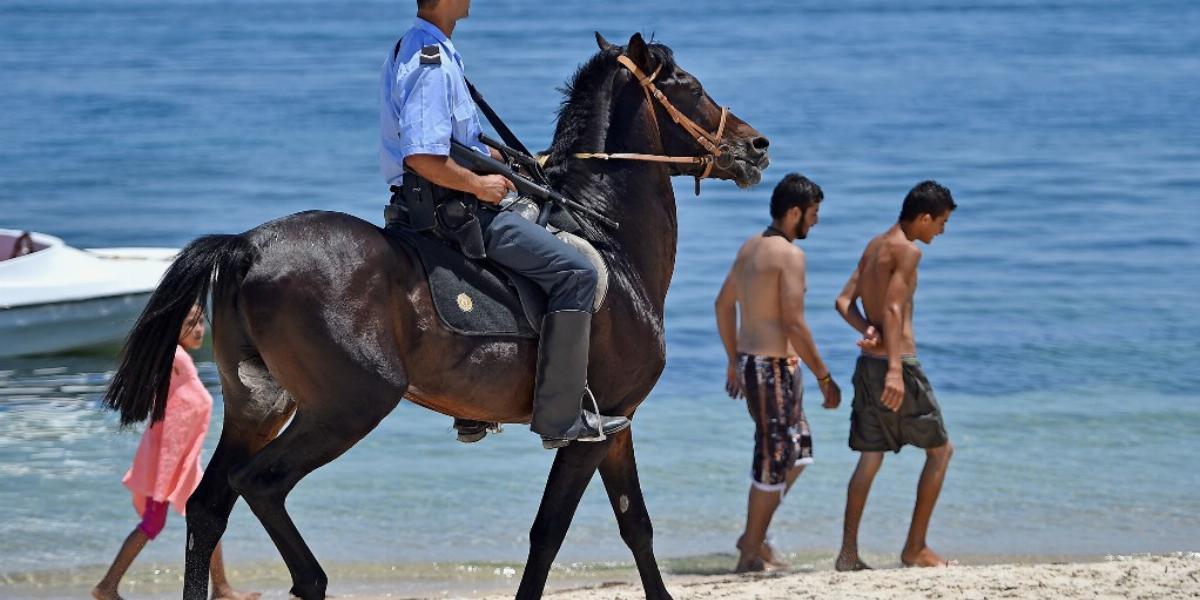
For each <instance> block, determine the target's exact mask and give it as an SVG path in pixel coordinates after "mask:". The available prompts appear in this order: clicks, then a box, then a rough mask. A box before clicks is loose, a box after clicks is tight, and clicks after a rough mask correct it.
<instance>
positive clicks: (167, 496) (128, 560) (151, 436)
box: [92, 306, 259, 600]
mask: <svg viewBox="0 0 1200 600" xmlns="http://www.w3.org/2000/svg"><path fill="white" fill-rule="evenodd" d="M203 344H204V313H203V312H202V311H201V310H200V307H199V306H194V307H192V311H191V312H190V313H188V318H187V320H186V321H184V324H183V329H182V331H180V334H179V346H177V347H176V348H175V363H174V364H173V365H172V366H171V386H170V392H169V393H168V395H167V408H166V414H165V416H164V417H163V420H162V421H159V422H157V423H153V424H152V425H151V426H150V427H148V428H147V429H146V432H145V433H143V434H142V441H141V443H140V444H138V449H137V454H135V455H134V457H133V466H131V467H130V468H129V472H127V473H125V478H124V479H123V481H124V483H125V487H127V488H129V491H130V492H132V493H133V507H134V509H135V510H137V512H138V514H139V515H140V516H141V517H142V522H141V523H139V524H138V526H137V527H136V528H135V529H134V530H133V532H132V533H130V534H129V537H127V538H126V539H125V543H124V544H123V545H122V546H121V550H120V551H119V552H118V553H117V558H116V559H115V560H114V561H113V564H112V566H111V567H109V569H108V573H107V574H105V576H104V579H103V580H102V581H101V582H100V583H99V584H97V585H96V587H95V588H93V589H92V597H93V598H96V599H97V600H111V599H115V598H120V597H121V596H120V594H118V593H117V586H118V585H119V584H120V583H121V577H123V576H124V575H125V571H126V570H128V569H129V566H130V565H131V564H133V559H134V558H136V557H137V555H138V553H140V552H141V551H142V548H144V547H145V546H146V542H148V541H150V540H152V539H154V538H155V537H157V536H158V534H159V532H160V531H162V529H163V525H165V524H166V521H167V508H168V506H170V505H174V507H175V511H176V512H178V513H179V514H181V515H182V514H184V510H185V509H186V507H187V500H188V497H189V496H191V495H192V492H193V491H195V490H196V486H198V485H200V478H201V476H202V475H203V474H204V471H203V470H202V469H201V468H200V449H201V448H202V447H203V446H204V435H205V434H206V433H208V422H209V419H210V418H211V417H212V396H210V395H209V394H208V390H206V389H205V388H204V384H203V383H201V382H200V377H199V375H197V373H196V365H195V364H194V363H193V362H192V358H191V356H188V353H187V350H197V349H199V348H200V346H202V345H203ZM211 572H212V583H213V598H214V599H217V598H228V599H230V600H254V599H255V598H258V597H259V594H258V593H257V592H255V593H246V592H238V591H236V590H234V589H233V587H232V586H230V585H229V581H228V580H227V579H226V578H225V565H224V561H222V560H221V545H220V544H217V548H216V551H214V552H213V556H212V565H211Z"/></svg>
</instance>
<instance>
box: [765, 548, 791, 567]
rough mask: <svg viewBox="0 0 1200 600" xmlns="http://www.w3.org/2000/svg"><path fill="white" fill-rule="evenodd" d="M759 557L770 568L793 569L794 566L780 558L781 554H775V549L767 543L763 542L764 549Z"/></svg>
mask: <svg viewBox="0 0 1200 600" xmlns="http://www.w3.org/2000/svg"><path fill="white" fill-rule="evenodd" d="M758 557H759V558H761V559H762V560H763V562H765V563H767V565H768V566H770V567H772V568H775V569H790V568H792V565H789V564H788V563H787V562H786V561H784V560H783V559H782V558H779V554H778V553H776V552H775V548H773V547H771V544H768V543H767V542H763V544H762V549H761V550H760V551H759V553H758Z"/></svg>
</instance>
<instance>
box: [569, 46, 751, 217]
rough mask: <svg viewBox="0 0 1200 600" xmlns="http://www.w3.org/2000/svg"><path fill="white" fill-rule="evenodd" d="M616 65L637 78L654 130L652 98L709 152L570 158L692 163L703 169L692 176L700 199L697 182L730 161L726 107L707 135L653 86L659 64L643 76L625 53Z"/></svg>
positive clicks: (594, 154) (583, 154)
mask: <svg viewBox="0 0 1200 600" xmlns="http://www.w3.org/2000/svg"><path fill="white" fill-rule="evenodd" d="M617 62H620V63H621V65H622V66H624V67H625V68H626V69H629V72H630V73H632V74H633V76H634V77H635V78H637V80H638V83H639V84H641V86H642V91H643V92H645V94H646V104H647V105H648V106H649V107H650V119H651V120H653V121H654V128H655V129H656V130H658V129H659V127H658V115H657V113H656V112H655V111H654V103H653V102H651V101H650V99H651V98H653V99H655V100H657V101H658V103H659V104H660V105H662V107H663V110H666V111H667V114H668V115H670V116H671V120H672V121H674V122H675V124H676V125H679V126H680V127H682V128H683V130H684V131H686V132H688V134H690V135H691V136H692V137H693V138H694V139H695V140H696V143H697V144H700V147H702V148H704V149H705V150H707V151H708V154H705V155H701V156H665V155H662V154H639V153H635V152H579V153H576V154H574V155H572V156H574V157H575V158H582V159H588V158H598V159H601V160H640V161H646V162H660V163H676V164H691V165H696V166H697V167H701V166H703V167H704V171H703V172H701V173H700V174H699V175H696V176H695V177H696V195H697V196H699V195H700V180H701V179H704V178H706V177H708V176H709V175H710V174H711V173H712V169H713V165H715V164H717V163H718V162H720V163H721V164H722V166H725V164H726V163H727V162H728V161H729V160H730V159H729V158H728V154H729V148H728V147H727V146H725V145H723V144H721V136H722V134H724V133H725V121H726V119H727V118H728V116H729V107H727V106H723V107H721V122H720V124H719V125H717V132H716V133H709V132H707V131H705V130H704V128H703V127H701V126H699V125H697V124H696V122H695V121H693V120H691V119H689V118H688V117H687V115H685V114H683V113H682V112H679V109H677V108H675V106H674V105H673V104H671V101H670V100H668V99H667V96H666V95H665V94H663V93H662V90H659V89H658V86H656V85H654V80H655V78H657V77H658V73H659V71H661V70H662V64H661V63H660V64H659V65H658V68H656V69H654V72H653V73H651V74H649V75H645V74H643V73H642V70H641V69H639V68H638V66H637V65H636V64H634V62H633V60H632V59H630V58H629V57H628V56H626V55H624V54H622V55H620V56H618V57H617Z"/></svg>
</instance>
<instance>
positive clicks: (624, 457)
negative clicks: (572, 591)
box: [600, 427, 671, 600]
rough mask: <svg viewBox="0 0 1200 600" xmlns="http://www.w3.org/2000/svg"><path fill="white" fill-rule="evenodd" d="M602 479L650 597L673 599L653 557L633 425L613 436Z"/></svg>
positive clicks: (652, 538)
mask: <svg viewBox="0 0 1200 600" xmlns="http://www.w3.org/2000/svg"><path fill="white" fill-rule="evenodd" d="M600 478H601V479H602V480H604V489H605V491H607V492H608V500H609V502H611V503H612V507H613V512H615V513H616V515H617V524H618V525H619V526H620V528H621V538H622V539H624V540H625V544H626V545H628V546H629V549H630V550H632V551H633V560H634V562H636V563H637V568H638V574H639V575H640V576H641V578H642V588H643V589H644V590H645V591H646V598H647V599H648V600H671V594H670V592H668V591H667V587H666V585H664V584H663V579H662V573H660V572H659V570H658V561H657V560H656V559H655V558H654V543H653V542H654V528H653V526H652V525H651V524H650V513H649V512H648V511H647V510H646V500H645V498H643V497H642V485H641V483H640V482H639V481H638V471H637V460H636V459H635V458H634V456H633V428H632V427H631V428H629V429H626V430H625V431H622V432H621V433H618V434H617V435H615V436H613V440H612V445H610V446H609V448H608V454H606V455H605V457H604V460H603V461H602V462H601V463H600Z"/></svg>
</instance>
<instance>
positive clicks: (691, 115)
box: [596, 33, 770, 190]
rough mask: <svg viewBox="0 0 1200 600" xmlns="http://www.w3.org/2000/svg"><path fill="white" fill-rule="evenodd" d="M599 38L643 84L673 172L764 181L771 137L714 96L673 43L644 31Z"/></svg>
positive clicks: (745, 182) (742, 182)
mask: <svg viewBox="0 0 1200 600" xmlns="http://www.w3.org/2000/svg"><path fill="white" fill-rule="evenodd" d="M596 43H597V44H598V45H599V46H600V49H601V50H602V51H603V52H604V53H605V54H612V55H615V56H616V57H617V58H616V60H618V61H619V62H621V64H622V65H623V66H624V67H625V69H624V70H627V71H628V72H629V75H630V76H629V78H628V82H627V83H626V85H633V86H640V87H641V88H642V89H643V92H644V93H645V96H646V99H647V102H648V104H649V110H651V111H652V122H653V123H654V124H656V125H657V128H658V133H659V136H660V137H661V140H662V151H663V154H664V155H665V156H664V158H671V159H676V160H672V161H669V162H670V168H671V174H672V175H690V176H694V177H696V178H697V184H699V179H700V178H704V177H714V178H717V179H729V180H733V181H734V182H735V183H737V185H738V186H739V187H743V188H744V187H749V186H752V185H755V184H757V183H758V182H759V181H761V179H762V172H763V170H764V169H766V168H767V165H768V164H769V162H770V161H769V159H768V157H767V146H768V145H769V142H768V140H767V138H766V137H764V136H763V135H762V134H761V133H759V132H758V130H756V129H754V128H753V127H751V126H750V125H749V124H748V123H746V122H745V121H743V120H741V119H739V118H738V117H737V116H735V115H734V114H733V113H732V112H730V111H729V110H728V109H727V108H723V107H722V106H721V105H719V104H718V103H717V102H716V101H715V100H713V98H712V96H709V95H708V92H706V91H705V90H704V86H703V85H702V84H701V83H700V80H698V79H697V78H696V77H695V76H694V75H692V74H691V73H689V72H687V71H685V70H684V69H683V68H682V67H680V66H679V64H678V63H676V61H675V60H674V57H673V53H672V52H671V50H670V48H668V47H667V46H665V45H663V44H659V43H653V44H648V43H647V42H646V41H645V40H644V39H643V38H642V35H641V34H640V33H635V34H634V35H633V36H632V37H631V38H630V39H629V44H628V45H626V46H625V47H624V48H620V47H616V46H614V45H613V44H610V43H609V42H608V41H607V40H605V39H604V38H603V37H602V36H601V35H600V34H599V33H596ZM614 51H615V52H614ZM689 158H690V159H692V161H691V162H688V161H687V160H686V159H689ZM698 189H699V187H698V186H697V190H698Z"/></svg>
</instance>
